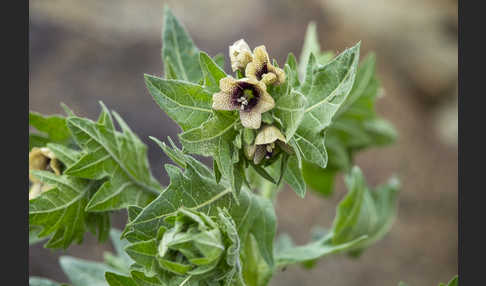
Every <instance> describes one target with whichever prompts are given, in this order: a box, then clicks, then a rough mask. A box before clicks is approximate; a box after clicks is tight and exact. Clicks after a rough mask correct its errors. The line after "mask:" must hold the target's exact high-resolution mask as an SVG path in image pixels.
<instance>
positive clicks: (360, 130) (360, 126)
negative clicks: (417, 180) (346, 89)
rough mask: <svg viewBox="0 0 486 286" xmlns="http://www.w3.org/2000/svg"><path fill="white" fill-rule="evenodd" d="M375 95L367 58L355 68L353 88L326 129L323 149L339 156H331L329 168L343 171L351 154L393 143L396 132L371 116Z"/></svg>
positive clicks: (376, 88)
mask: <svg viewBox="0 0 486 286" xmlns="http://www.w3.org/2000/svg"><path fill="white" fill-rule="evenodd" d="M378 93H379V82H378V80H377V79H376V75H375V58H374V55H369V56H368V57H366V59H364V60H363V62H362V64H361V66H360V67H359V69H358V73H357V76H356V81H355V84H354V86H353V89H352V91H351V93H350V95H349V97H348V98H347V99H346V101H345V102H344V104H343V106H342V108H341V109H340V110H339V111H338V113H337V114H336V118H335V119H334V121H333V124H331V126H330V127H329V129H328V133H327V136H328V142H327V143H326V147H328V148H329V149H330V150H329V152H332V153H334V154H335V155H339V156H333V157H331V158H332V159H331V162H330V164H331V165H333V166H335V167H337V168H340V169H347V168H348V167H349V165H351V161H350V160H351V159H352V154H353V152H354V151H357V150H362V149H365V148H369V147H372V146H381V145H385V144H389V143H391V142H393V141H394V140H395V138H396V131H395V130H394V129H393V127H392V126H391V125H390V124H389V123H388V122H386V121H384V120H383V119H381V118H379V117H378V116H377V115H376V113H375V110H374V105H375V100H376V98H377V94H378ZM338 159H339V160H340V161H338Z"/></svg>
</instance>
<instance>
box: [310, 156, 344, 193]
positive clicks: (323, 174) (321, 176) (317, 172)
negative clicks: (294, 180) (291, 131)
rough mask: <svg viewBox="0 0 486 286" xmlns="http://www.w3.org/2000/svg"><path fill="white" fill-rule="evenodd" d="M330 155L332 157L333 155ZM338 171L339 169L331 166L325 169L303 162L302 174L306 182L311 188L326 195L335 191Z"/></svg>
mask: <svg viewBox="0 0 486 286" xmlns="http://www.w3.org/2000/svg"><path fill="white" fill-rule="evenodd" d="M329 157H330V158H332V157H331V155H329ZM336 173H337V170H335V169H333V168H331V167H330V166H327V168H325V169H323V168H321V167H319V166H318V165H315V164H312V163H309V162H306V161H304V162H303V163H302V174H303V176H304V180H305V183H306V184H307V185H308V186H309V188H311V189H312V190H314V191H316V192H317V193H319V194H321V195H323V196H326V197H327V196H330V195H331V194H332V192H333V189H334V179H335V177H336Z"/></svg>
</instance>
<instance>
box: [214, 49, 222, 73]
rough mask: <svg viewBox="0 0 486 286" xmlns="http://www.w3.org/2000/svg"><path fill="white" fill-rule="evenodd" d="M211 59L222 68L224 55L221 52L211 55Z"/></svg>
mask: <svg viewBox="0 0 486 286" xmlns="http://www.w3.org/2000/svg"><path fill="white" fill-rule="evenodd" d="M213 61H214V62H215V63H216V64H217V65H218V66H219V67H220V68H221V69H222V70H224V62H225V59H224V55H223V54H222V53H219V54H217V55H215V56H214V57H213Z"/></svg>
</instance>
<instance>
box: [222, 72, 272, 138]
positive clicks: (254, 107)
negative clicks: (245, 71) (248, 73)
mask: <svg viewBox="0 0 486 286" xmlns="http://www.w3.org/2000/svg"><path fill="white" fill-rule="evenodd" d="M219 88H220V89H221V91H220V92H218V93H215V94H213V109H216V110H239V111H240V119H241V124H243V126H244V127H246V128H252V129H258V128H260V125H261V122H262V113H263V112H266V111H269V110H270V109H272V108H273V107H274V106H275V101H274V100H273V98H272V97H271V96H270V94H268V93H267V87H266V85H265V84H264V83H263V82H261V81H258V80H256V79H251V78H242V79H239V80H236V79H234V78H233V77H231V76H227V77H225V78H222V79H221V80H220V81H219Z"/></svg>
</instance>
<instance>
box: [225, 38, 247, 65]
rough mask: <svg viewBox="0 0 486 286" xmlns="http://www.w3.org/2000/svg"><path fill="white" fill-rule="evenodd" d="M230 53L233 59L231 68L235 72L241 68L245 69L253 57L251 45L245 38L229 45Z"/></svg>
mask: <svg viewBox="0 0 486 286" xmlns="http://www.w3.org/2000/svg"><path fill="white" fill-rule="evenodd" d="M229 55H230V59H231V69H232V70H233V71H234V72H235V71H237V70H239V69H241V70H244V69H245V67H246V65H247V64H248V63H249V62H251V60H252V59H253V55H252V53H251V50H250V47H249V46H248V44H247V43H246V42H245V40H243V39H240V40H238V41H236V42H234V43H233V45H231V46H230V47H229Z"/></svg>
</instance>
